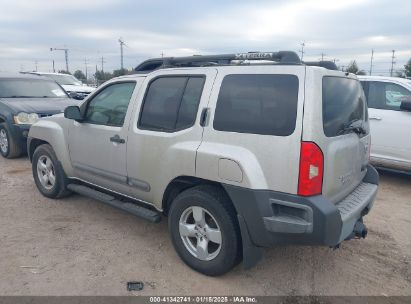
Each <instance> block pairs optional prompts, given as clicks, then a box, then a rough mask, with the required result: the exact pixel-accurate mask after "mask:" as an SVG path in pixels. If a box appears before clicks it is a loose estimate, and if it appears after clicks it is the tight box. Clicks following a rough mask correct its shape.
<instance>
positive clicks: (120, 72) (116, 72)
mask: <svg viewBox="0 0 411 304" xmlns="http://www.w3.org/2000/svg"><path fill="white" fill-rule="evenodd" d="M127 74H128V71H127V70H126V69H118V70H114V71H113V77H118V76H123V75H127Z"/></svg>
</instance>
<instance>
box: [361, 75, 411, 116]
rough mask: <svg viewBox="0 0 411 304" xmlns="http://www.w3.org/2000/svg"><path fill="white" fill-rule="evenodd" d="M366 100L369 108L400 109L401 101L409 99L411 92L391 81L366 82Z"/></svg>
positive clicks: (410, 98)
mask: <svg viewBox="0 0 411 304" xmlns="http://www.w3.org/2000/svg"><path fill="white" fill-rule="evenodd" d="M367 87H368V95H367V101H368V106H369V107H370V108H375V109H387V110H397V111H399V110H400V105H401V102H402V101H404V100H411V92H410V91H409V90H407V89H406V88H404V87H402V86H400V85H397V84H395V83H391V82H378V81H370V82H368V85H367Z"/></svg>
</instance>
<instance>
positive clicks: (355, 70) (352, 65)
mask: <svg viewBox="0 0 411 304" xmlns="http://www.w3.org/2000/svg"><path fill="white" fill-rule="evenodd" d="M345 71H346V72H348V73H353V74H356V75H366V73H365V71H364V70H360V69H359V68H358V65H357V62H356V61H355V60H353V61H351V62H350V64H349V65H348V67H347V69H346V70H345Z"/></svg>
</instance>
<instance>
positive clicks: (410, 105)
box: [400, 100, 411, 112]
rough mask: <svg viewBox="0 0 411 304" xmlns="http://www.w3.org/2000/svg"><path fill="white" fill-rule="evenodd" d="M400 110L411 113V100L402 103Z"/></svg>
mask: <svg viewBox="0 0 411 304" xmlns="http://www.w3.org/2000/svg"><path fill="white" fill-rule="evenodd" d="M400 109H401V110H404V111H410V112H411V100H403V101H402V102H401V105H400Z"/></svg>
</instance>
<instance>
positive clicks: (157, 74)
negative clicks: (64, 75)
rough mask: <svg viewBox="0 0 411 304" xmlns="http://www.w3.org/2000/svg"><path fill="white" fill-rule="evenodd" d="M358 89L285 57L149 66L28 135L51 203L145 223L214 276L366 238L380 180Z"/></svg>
mask: <svg viewBox="0 0 411 304" xmlns="http://www.w3.org/2000/svg"><path fill="white" fill-rule="evenodd" d="M367 113H368V112H367V105H366V102H365V98H364V93H363V90H362V87H361V84H360V83H359V81H358V80H357V79H356V77H355V76H354V75H352V74H348V73H347V74H346V73H343V72H340V71H337V70H336V67H335V65H333V64H330V63H328V62H319V63H307V62H306V63H303V62H301V61H300V59H299V57H298V56H297V55H296V54H295V53H293V52H284V51H283V52H276V53H246V54H237V55H214V56H193V57H182V58H160V59H151V60H148V61H146V62H144V63H142V64H141V65H139V66H138V67H137V68H136V71H135V74H134V75H129V76H124V77H120V78H116V79H113V80H111V81H109V82H107V83H105V84H104V85H103V86H101V87H100V88H98V89H97V90H96V91H95V92H93V93H92V94H91V95H90V96H89V97H88V98H87V99H86V100H85V101H84V103H83V104H82V105H81V106H80V107H76V106H72V107H68V108H67V109H66V110H65V113H64V116H63V115H59V116H53V117H48V118H46V119H42V120H40V121H39V122H38V123H36V124H35V125H33V126H32V128H31V129H30V133H29V139H28V153H29V156H30V159H31V161H32V167H33V176H34V180H35V183H36V185H37V187H38V189H39V190H40V192H41V193H42V194H43V195H45V196H46V197H51V198H60V197H63V196H64V195H66V194H68V193H70V192H76V193H79V194H82V195H86V196H89V197H92V198H95V199H97V200H100V201H102V202H105V203H107V204H110V205H112V206H114V207H117V208H120V209H122V210H125V211H128V212H131V213H133V214H135V215H137V216H140V217H142V218H145V219H147V220H149V221H152V222H159V221H160V220H161V219H162V217H163V216H167V217H168V223H169V230H170V234H171V239H172V242H173V244H174V247H175V249H176V251H177V252H178V254H179V255H180V257H181V258H182V260H183V261H184V262H185V263H186V264H188V265H189V266H190V267H192V268H193V269H195V270H197V271H199V272H201V273H204V274H207V275H221V274H223V273H225V272H227V271H229V270H230V269H232V268H233V267H234V266H235V265H236V264H238V263H239V262H240V261H241V260H243V263H244V265H245V267H247V268H249V267H252V266H253V265H255V264H256V262H257V261H258V260H259V259H260V257H261V252H262V247H268V246H273V245H280V244H304V245H326V246H331V247H338V246H339V244H340V243H341V242H342V241H344V240H348V239H352V238H359V237H365V236H366V234H367V229H366V227H365V226H364V224H363V216H364V215H366V214H367V213H368V212H369V210H370V209H371V207H372V205H373V201H374V198H375V195H376V193H377V188H378V173H377V172H376V170H375V169H374V168H373V167H372V166H370V165H369V164H368V162H369V147H370V135H369V123H368V114H367Z"/></svg>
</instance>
